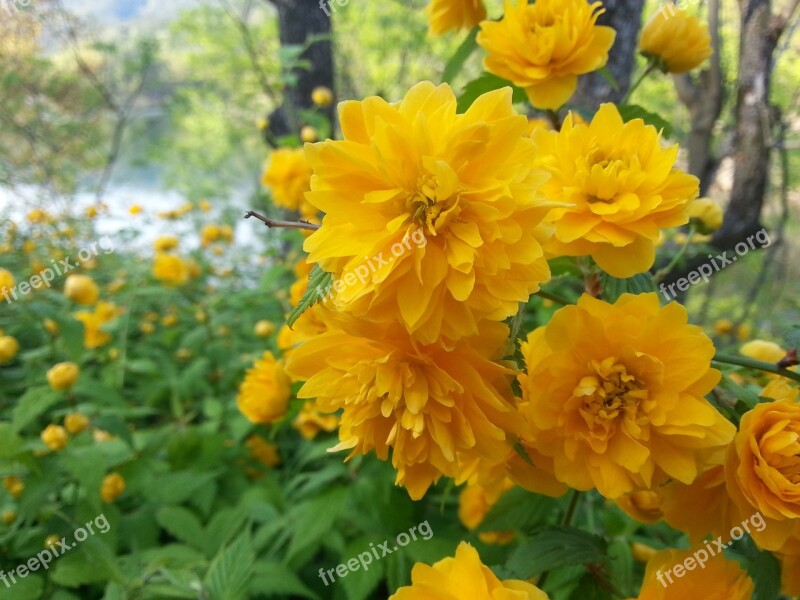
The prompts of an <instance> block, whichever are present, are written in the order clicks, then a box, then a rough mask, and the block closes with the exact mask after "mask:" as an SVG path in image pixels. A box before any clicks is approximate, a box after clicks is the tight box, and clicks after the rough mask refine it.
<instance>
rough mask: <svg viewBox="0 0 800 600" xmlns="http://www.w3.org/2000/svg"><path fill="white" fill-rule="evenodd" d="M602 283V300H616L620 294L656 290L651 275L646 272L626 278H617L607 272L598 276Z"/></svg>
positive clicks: (643, 292) (644, 292)
mask: <svg viewBox="0 0 800 600" xmlns="http://www.w3.org/2000/svg"><path fill="white" fill-rule="evenodd" d="M600 281H601V283H602V285H603V293H602V296H603V300H605V301H607V302H612V303H613V302H616V301H617V300H618V299H619V297H620V296H622V294H647V293H650V292H655V291H656V286H655V284H654V283H653V279H652V277H650V275H649V274H647V273H639V274H637V275H634V276H633V277H629V278H627V279H618V278H617V277H614V276H612V275H609V274H608V273H605V272H604V273H603V274H602V275H601V276H600Z"/></svg>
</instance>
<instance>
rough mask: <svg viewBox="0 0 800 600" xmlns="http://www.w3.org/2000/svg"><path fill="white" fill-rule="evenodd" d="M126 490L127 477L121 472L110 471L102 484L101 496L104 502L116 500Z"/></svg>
mask: <svg viewBox="0 0 800 600" xmlns="http://www.w3.org/2000/svg"><path fill="white" fill-rule="evenodd" d="M124 491H125V479H123V477H122V475H120V474H119V473H109V474H108V475H106V476H105V477H104V478H103V483H102V484H100V498H102V499H103V502H108V503H111V502H114V500H116V499H117V498H118V497H119V496H121V495H122V493H123V492H124Z"/></svg>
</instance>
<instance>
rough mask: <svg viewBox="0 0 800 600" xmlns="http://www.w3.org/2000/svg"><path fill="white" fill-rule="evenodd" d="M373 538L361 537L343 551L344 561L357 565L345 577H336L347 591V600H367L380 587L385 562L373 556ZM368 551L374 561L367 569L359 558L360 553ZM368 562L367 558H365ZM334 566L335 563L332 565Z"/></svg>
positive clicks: (368, 564)
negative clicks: (371, 549) (370, 547)
mask: <svg viewBox="0 0 800 600" xmlns="http://www.w3.org/2000/svg"><path fill="white" fill-rule="evenodd" d="M371 541H372V540H371V539H370V538H369V537H366V536H364V537H359V538H356V539H355V540H353V541H351V542H350V543H349V544H348V545H347V547H346V548H345V550H344V552H343V553H342V557H343V558H342V561H343V562H344V561H347V562H348V563H351V565H354V566H356V569H350V570H349V573H348V574H347V575H346V576H345V577H344V578H340V577H338V576H337V577H336V583H340V582H341V584H342V587H343V588H344V590H345V592H346V593H347V600H367V599H368V598H373V597H374V595H373V593H372V592H373V591H374V590H375V588H377V587H378V584H380V582H381V581H382V580H383V563H382V562H380V561H376V560H375V557H374V556H372V554H371V553H370V549H369V544H370V542H371ZM363 552H366V553H367V554H370V560H371V561H372V563H367V570H366V571H365V570H364V566H363V565H362V563H361V561H359V560H358V558H357V557H358V555H359V554H361V553H363ZM351 561H352V562H351ZM364 562H365V563H366V562H367V560H366V559H365V560H364ZM331 566H333V565H331Z"/></svg>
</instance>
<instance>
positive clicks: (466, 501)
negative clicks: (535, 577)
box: [458, 479, 514, 544]
mask: <svg viewBox="0 0 800 600" xmlns="http://www.w3.org/2000/svg"><path fill="white" fill-rule="evenodd" d="M503 483H504V485H503V488H501V490H499V491H500V493H493V492H494V490H492V489H491V488H488V489H487V488H485V487H483V486H482V485H480V484H477V483H470V484H467V485H466V486H464V489H462V490H461V493H460V494H459V495H458V520H459V521H461V524H462V525H463V526H464V527H466V528H467V529H469V530H470V531H472V530H473V529H475V528H476V527H478V526H479V525H480V524H481V523H482V522H483V520H484V519H485V518H486V515H487V514H489V511H490V510H491V508H492V506H494V505H495V504H496V503H497V501H498V500H500V498H501V497H502V495H503V493H505V492H506V491H508V490H510V489H511V488H512V487H514V484H513V483H512V482H511V481H510V480H509V479H506V480H505V481H504V482H503ZM478 539H480V540H481V541H482V542H483V543H485V544H508V543H509V542H511V541H512V540H513V539H514V532H513V531H484V532H483V533H479V534H478Z"/></svg>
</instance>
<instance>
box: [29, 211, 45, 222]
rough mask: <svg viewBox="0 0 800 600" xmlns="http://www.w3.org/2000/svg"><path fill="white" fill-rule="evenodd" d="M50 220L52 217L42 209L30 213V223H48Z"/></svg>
mask: <svg viewBox="0 0 800 600" xmlns="http://www.w3.org/2000/svg"><path fill="white" fill-rule="evenodd" d="M49 220H50V215H48V214H47V213H46V212H45V211H43V210H42V209H41V208H35V209H33V210H32V211H30V212H29V213H28V222H29V223H47V222H48V221H49Z"/></svg>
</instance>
